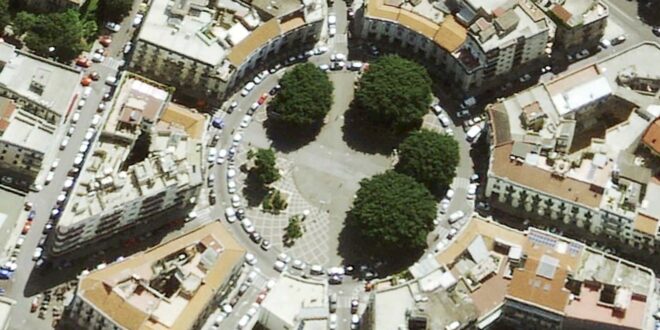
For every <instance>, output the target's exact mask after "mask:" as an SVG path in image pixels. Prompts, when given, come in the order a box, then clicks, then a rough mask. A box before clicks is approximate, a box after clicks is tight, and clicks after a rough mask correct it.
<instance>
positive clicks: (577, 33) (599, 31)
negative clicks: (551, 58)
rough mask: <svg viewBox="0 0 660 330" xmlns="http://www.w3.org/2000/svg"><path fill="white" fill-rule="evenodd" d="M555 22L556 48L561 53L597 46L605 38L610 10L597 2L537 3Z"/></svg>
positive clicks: (596, 0) (578, 0) (589, 0)
mask: <svg viewBox="0 0 660 330" xmlns="http://www.w3.org/2000/svg"><path fill="white" fill-rule="evenodd" d="M536 4H537V5H538V6H539V8H541V9H542V10H544V11H545V12H546V13H547V14H548V16H549V17H550V18H551V19H552V20H553V22H555V24H556V26H557V31H556V33H555V40H554V44H553V49H554V51H556V52H557V53H559V54H568V53H573V52H576V51H579V50H582V49H590V48H593V47H596V46H597V45H598V42H599V41H600V40H601V39H602V38H603V36H604V35H605V28H606V27H607V18H608V17H609V10H608V7H607V5H605V3H603V2H602V1H598V0H577V1H566V2H564V3H563V4H559V3H556V4H552V3H551V2H550V1H539V2H537V3H536Z"/></svg>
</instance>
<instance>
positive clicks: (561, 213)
mask: <svg viewBox="0 0 660 330" xmlns="http://www.w3.org/2000/svg"><path fill="white" fill-rule="evenodd" d="M566 209H567V207H566V204H564V203H561V204H559V217H560V218H561V219H562V220H563V221H564V223H568V222H566Z"/></svg>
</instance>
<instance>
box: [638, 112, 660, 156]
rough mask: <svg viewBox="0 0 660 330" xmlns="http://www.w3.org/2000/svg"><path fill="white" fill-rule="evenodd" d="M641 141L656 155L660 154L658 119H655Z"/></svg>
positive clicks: (659, 123) (659, 125) (659, 124)
mask: <svg viewBox="0 0 660 330" xmlns="http://www.w3.org/2000/svg"><path fill="white" fill-rule="evenodd" d="M642 141H644V144H646V146H647V147H649V148H651V150H653V152H655V153H656V154H660V118H657V119H656V120H655V121H654V122H653V123H651V125H649V128H648V129H647V130H646V132H645V133H644V137H642Z"/></svg>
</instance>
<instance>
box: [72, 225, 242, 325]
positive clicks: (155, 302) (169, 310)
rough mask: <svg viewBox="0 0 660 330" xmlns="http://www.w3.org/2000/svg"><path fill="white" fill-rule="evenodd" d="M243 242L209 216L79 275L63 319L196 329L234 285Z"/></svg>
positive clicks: (237, 275) (101, 323) (75, 323)
mask: <svg viewBox="0 0 660 330" xmlns="http://www.w3.org/2000/svg"><path fill="white" fill-rule="evenodd" d="M244 256H245V248H244V247H243V246H241V245H240V244H239V243H238V242H237V241H236V240H234V238H233V237H232V236H231V234H230V233H229V232H228V231H227V230H226V229H224V228H223V226H222V225H221V224H220V223H217V222H213V223H211V224H208V225H206V226H203V227H199V228H197V229H195V230H193V231H192V232H189V233H187V234H185V235H183V236H180V237H178V238H175V239H173V240H171V241H169V242H166V243H163V244H161V245H158V246H156V247H153V248H151V249H149V250H146V251H144V252H140V253H137V254H135V255H132V256H130V257H128V258H126V259H124V260H122V261H119V262H116V263H113V264H110V265H108V266H106V267H105V268H102V269H100V270H96V271H93V272H91V273H89V274H87V275H82V276H81V277H80V279H79V282H78V287H77V291H76V294H75V297H74V299H73V301H72V302H71V303H70V304H69V305H68V306H67V309H66V313H65V317H66V319H65V321H66V322H70V323H72V324H73V325H75V326H74V327H76V328H85V329H92V328H93V329H131V330H136V329H198V328H200V327H201V325H202V324H203V323H204V321H205V320H206V318H207V317H208V316H209V315H210V314H211V313H212V312H213V310H214V309H215V308H217V306H218V304H219V303H220V302H221V301H223V300H224V299H225V298H226V297H227V295H228V294H229V292H230V291H231V289H232V288H233V287H234V285H235V283H236V281H237V279H238V277H239V276H240V274H241V270H242V268H243V261H244Z"/></svg>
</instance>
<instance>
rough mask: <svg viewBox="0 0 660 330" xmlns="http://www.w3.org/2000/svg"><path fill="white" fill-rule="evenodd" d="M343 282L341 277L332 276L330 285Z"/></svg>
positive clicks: (329, 281) (329, 280)
mask: <svg viewBox="0 0 660 330" xmlns="http://www.w3.org/2000/svg"><path fill="white" fill-rule="evenodd" d="M341 282H342V277H341V275H332V276H330V279H328V283H330V284H341Z"/></svg>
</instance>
